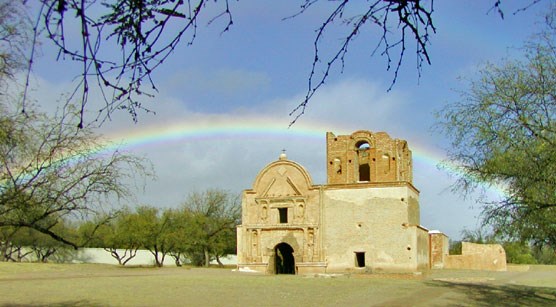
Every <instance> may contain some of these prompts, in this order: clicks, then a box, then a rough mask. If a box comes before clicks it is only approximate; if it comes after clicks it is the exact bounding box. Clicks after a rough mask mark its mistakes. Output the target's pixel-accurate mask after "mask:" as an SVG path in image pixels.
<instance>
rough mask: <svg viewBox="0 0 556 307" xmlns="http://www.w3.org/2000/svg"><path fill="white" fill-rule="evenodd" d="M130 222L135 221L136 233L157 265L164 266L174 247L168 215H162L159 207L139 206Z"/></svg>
mask: <svg viewBox="0 0 556 307" xmlns="http://www.w3.org/2000/svg"><path fill="white" fill-rule="evenodd" d="M130 222H131V223H133V227H134V230H135V231H136V235H137V237H138V238H139V240H140V243H141V246H142V247H143V248H145V249H147V250H148V251H149V252H151V254H152V255H153V257H154V260H155V265H156V266H157V267H162V266H163V265H164V258H166V255H167V254H168V253H169V252H170V251H171V250H172V249H173V243H174V242H173V241H171V240H170V237H169V232H170V222H169V218H168V216H167V215H164V214H162V215H160V211H159V210H158V209H157V208H154V207H149V206H141V207H138V208H137V209H136V211H135V213H133V214H131V216H130Z"/></svg>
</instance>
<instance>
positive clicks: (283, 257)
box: [274, 243, 295, 274]
mask: <svg viewBox="0 0 556 307" xmlns="http://www.w3.org/2000/svg"><path fill="white" fill-rule="evenodd" d="M274 255H275V258H276V259H275V264H276V274H295V259H294V257H293V248H292V247H291V246H290V245H289V244H287V243H280V244H278V245H276V247H275V248H274Z"/></svg>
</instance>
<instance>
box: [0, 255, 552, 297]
mask: <svg viewBox="0 0 556 307" xmlns="http://www.w3.org/2000/svg"><path fill="white" fill-rule="evenodd" d="M493 305H496V306H556V266H530V267H510V269H509V271H508V272H485V271H459V270H435V271H430V272H426V273H424V274H422V275H415V274H375V275H351V276H348V275H342V276H291V275H290V276H285V275H279V276H276V275H259V274H253V273H240V272H234V271H232V270H231V269H218V268H210V269H201V268H176V267H168V268H162V269H157V268H145V267H135V268H126V267H118V266H112V265H95V264H35V263H0V306H493Z"/></svg>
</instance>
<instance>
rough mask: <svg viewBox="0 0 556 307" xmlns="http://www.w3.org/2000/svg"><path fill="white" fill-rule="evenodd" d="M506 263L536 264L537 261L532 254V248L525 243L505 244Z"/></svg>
mask: <svg viewBox="0 0 556 307" xmlns="http://www.w3.org/2000/svg"><path fill="white" fill-rule="evenodd" d="M502 246H503V247H504V250H505V251H506V262H507V263H513V264H536V263H537V260H536V259H535V257H534V256H533V254H532V253H531V247H530V246H529V244H527V243H525V242H519V241H514V242H505V243H503V244H502Z"/></svg>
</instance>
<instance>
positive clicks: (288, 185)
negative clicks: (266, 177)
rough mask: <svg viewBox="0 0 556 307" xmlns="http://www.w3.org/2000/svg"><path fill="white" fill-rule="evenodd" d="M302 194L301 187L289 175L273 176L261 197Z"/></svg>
mask: <svg viewBox="0 0 556 307" xmlns="http://www.w3.org/2000/svg"><path fill="white" fill-rule="evenodd" d="M285 196H301V192H300V191H299V188H298V187H297V186H296V185H295V183H294V182H293V181H292V180H291V178H290V177H288V176H281V177H275V178H272V180H271V181H270V183H269V184H268V186H267V187H266V188H265V189H264V192H263V193H262V194H261V195H260V197H265V198H268V197H285Z"/></svg>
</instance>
